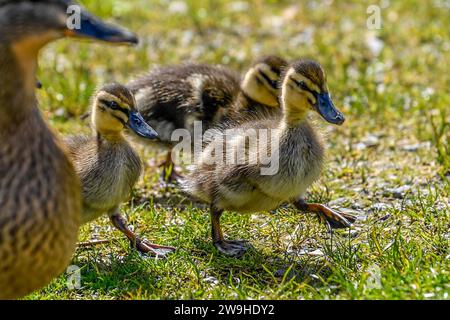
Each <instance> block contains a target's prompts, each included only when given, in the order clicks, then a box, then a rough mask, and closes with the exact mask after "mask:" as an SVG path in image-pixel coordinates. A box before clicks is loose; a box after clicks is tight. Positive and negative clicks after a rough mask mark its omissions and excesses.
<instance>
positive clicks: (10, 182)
mask: <svg viewBox="0 0 450 320" xmlns="http://www.w3.org/2000/svg"><path fill="white" fill-rule="evenodd" d="M69 4H75V2H73V3H72V2H69V1H63V0H34V1H31V0H30V1H27V0H16V1H11V0H0V74H1V77H0V141H1V142H0V300H1V299H15V298H20V297H23V296H24V295H26V294H29V293H31V292H32V291H34V290H37V289H39V288H41V287H43V286H45V285H46V284H48V283H49V282H50V280H51V279H53V278H54V277H56V276H57V275H58V274H60V273H61V272H63V271H64V269H65V268H66V266H67V265H68V264H69V262H70V259H71V256H72V254H73V252H74V249H75V245H76V240H77V233H78V227H79V225H80V220H81V219H80V215H81V192H80V190H81V188H80V184H79V181H78V178H77V175H76V173H75V170H74V168H73V166H72V164H71V163H70V161H69V159H68V158H67V156H66V154H65V152H64V150H63V146H62V145H61V144H60V142H59V140H58V138H57V137H55V136H54V135H53V134H52V132H51V130H50V129H49V128H48V127H47V124H46V123H45V121H44V120H43V118H42V116H41V114H40V112H39V110H38V109H37V102H36V96H35V87H36V66H37V56H38V52H39V50H40V49H41V48H42V47H43V46H45V45H46V44H47V43H49V42H51V41H53V40H56V39H58V38H61V37H63V36H64V35H70V36H75V37H90V38H96V39H101V40H105V41H113V42H118V41H120V42H122V41H126V42H130V41H131V42H136V37H135V36H134V35H132V34H131V33H129V32H128V31H124V30H122V29H119V28H117V27H113V26H110V25H106V24H105V23H103V22H102V21H100V20H99V19H98V18H96V17H94V16H92V15H91V14H89V13H88V12H87V11H85V10H84V9H82V10H81V21H82V24H81V26H80V28H79V29H76V30H69V29H68V28H67V25H66V20H67V17H68V15H67V7H68V5H69Z"/></svg>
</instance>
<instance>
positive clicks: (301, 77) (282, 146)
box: [183, 60, 355, 256]
mask: <svg viewBox="0 0 450 320" xmlns="http://www.w3.org/2000/svg"><path fill="white" fill-rule="evenodd" d="M280 101H281V105H282V110H283V116H282V117H267V118H266V119H264V118H261V119H260V120H256V121H251V122H243V123H242V124H241V125H240V126H237V127H234V129H239V130H235V131H231V132H230V131H227V130H224V129H220V130H217V131H216V134H215V135H214V136H213V137H211V139H210V142H209V144H207V145H206V147H205V148H204V150H203V151H202V153H201V154H200V156H199V161H198V162H197V163H195V164H194V165H192V167H191V174H190V175H189V176H188V177H187V178H186V179H185V181H184V183H183V188H184V190H185V191H187V192H188V193H190V194H191V195H193V196H194V197H196V198H198V199H200V200H203V201H205V202H207V203H209V204H210V206H211V222H212V239H213V243H214V245H215V246H216V248H217V249H218V250H220V251H221V252H222V253H224V254H227V255H230V256H240V255H242V254H243V253H244V252H245V250H246V245H245V242H243V241H229V240H225V238H224V236H223V234H222V230H221V226H220V217H221V215H222V213H223V211H224V210H230V211H236V212H239V213H252V212H258V211H270V210H273V209H275V208H277V207H278V206H280V205H281V204H283V203H285V202H293V203H294V204H295V206H296V207H297V208H299V209H301V210H302V211H310V212H314V213H317V214H318V215H319V216H320V217H321V218H322V219H323V220H326V221H327V222H328V223H329V224H330V225H331V226H332V227H336V228H339V227H348V226H350V224H351V223H352V222H353V221H354V220H355V217H353V216H351V215H346V214H343V213H340V212H337V211H333V210H331V209H329V208H327V207H325V206H323V205H321V204H309V203H306V202H305V201H304V200H302V197H303V195H304V194H305V192H306V190H307V188H308V187H309V186H310V185H311V184H312V183H313V182H314V181H316V180H317V179H318V178H319V176H320V172H321V169H322V166H323V162H324V146H323V143H322V141H321V139H320V138H319V136H318V135H317V134H316V132H315V130H314V128H313V126H312V125H311V124H310V123H309V119H308V117H307V114H308V112H309V111H310V110H314V111H316V112H318V113H319V114H320V115H321V116H322V117H323V118H324V119H325V120H326V121H328V122H330V123H332V124H337V125H340V124H342V123H343V122H344V116H343V115H342V113H341V112H339V111H338V110H337V109H336V108H335V106H334V105H333V102H332V100H331V98H330V95H329V92H328V87H327V83H326V78H325V73H324V71H323V69H322V67H321V66H320V65H319V64H318V63H317V62H315V61H311V60H300V61H297V62H295V63H293V64H291V65H290V66H289V68H288V69H287V71H286V72H285V74H284V76H283V79H282V82H281V99H280ZM246 129H266V130H268V131H269V132H270V137H271V139H272V141H278V143H275V144H274V145H269V146H267V149H264V148H263V149H261V148H259V149H256V150H255V149H253V150H251V149H250V144H249V143H247V139H246V138H245V136H243V135H242V132H245V130H246ZM265 137H267V136H265ZM262 139H263V138H262V136H261V135H258V136H256V141H257V142H258V143H257V145H258V146H261V143H264V144H267V141H268V140H266V139H264V140H262ZM270 148H271V149H270ZM218 150H224V151H222V152H223V157H222V158H219V159H227V158H226V156H227V155H228V152H233V153H234V152H235V151H236V150H243V151H244V152H241V153H237V157H238V159H237V161H235V162H234V164H233V163H230V162H228V161H225V160H223V161H220V160H219V161H218V157H217V152H220V151H218ZM261 150H264V152H266V150H271V154H272V155H274V156H273V157H272V158H271V159H272V163H278V167H276V166H275V167H274V168H275V169H277V170H274V171H273V172H267V171H266V173H265V174H262V172H264V171H263V169H267V163H263V162H262V161H261V160H262V155H261V154H260V152H261ZM248 155H250V158H251V159H253V160H254V161H250V160H249V159H247V158H246V157H247V156H248ZM277 155H278V156H277Z"/></svg>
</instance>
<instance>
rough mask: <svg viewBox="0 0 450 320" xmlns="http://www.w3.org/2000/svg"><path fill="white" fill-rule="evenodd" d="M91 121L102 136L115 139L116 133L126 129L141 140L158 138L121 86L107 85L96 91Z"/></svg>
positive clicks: (131, 95) (133, 100)
mask: <svg viewBox="0 0 450 320" xmlns="http://www.w3.org/2000/svg"><path fill="white" fill-rule="evenodd" d="M92 119H93V123H94V126H95V128H96V130H97V132H99V133H100V134H101V135H103V136H107V135H109V136H110V137H111V136H116V137H117V133H119V132H121V131H122V130H124V129H125V128H127V129H130V130H131V131H133V132H134V133H135V134H136V135H138V136H140V137H142V138H147V139H156V138H157V137H158V134H157V133H156V132H155V130H153V128H151V127H150V126H149V125H148V124H147V123H146V122H145V120H144V119H143V118H142V116H141V115H140V113H139V112H138V111H137V110H136V100H135V98H134V95H133V94H132V93H131V91H130V90H129V89H128V88H127V87H125V86H123V85H121V84H117V83H113V84H108V85H106V86H103V87H102V88H101V89H100V90H99V91H98V93H97V95H96V99H95V104H94V110H93V114H92ZM112 133H113V134H112Z"/></svg>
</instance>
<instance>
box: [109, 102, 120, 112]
mask: <svg viewBox="0 0 450 320" xmlns="http://www.w3.org/2000/svg"><path fill="white" fill-rule="evenodd" d="M107 105H108V107H110V108H111V109H113V110H119V109H120V106H119V104H118V103H117V102H115V101H108V102H107Z"/></svg>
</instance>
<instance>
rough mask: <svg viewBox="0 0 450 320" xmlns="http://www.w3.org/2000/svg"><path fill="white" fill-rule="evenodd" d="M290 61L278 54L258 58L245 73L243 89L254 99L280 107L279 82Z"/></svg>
mask: <svg viewBox="0 0 450 320" xmlns="http://www.w3.org/2000/svg"><path fill="white" fill-rule="evenodd" d="M287 65H288V63H287V62H286V61H285V60H284V59H283V58H280V57H278V56H266V57H262V58H260V59H258V60H257V61H256V62H255V63H254V64H253V66H252V67H251V68H250V69H249V70H248V71H247V73H246V74H245V77H244V80H243V82H242V90H243V91H244V92H245V94H246V95H248V96H249V97H250V98H252V99H253V100H255V101H257V102H259V103H262V104H264V105H267V106H271V107H278V106H279V102H278V96H279V92H278V82H279V80H280V77H281V73H282V72H283V69H284V68H285V67H286V66H287Z"/></svg>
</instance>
